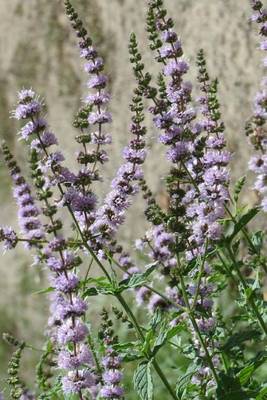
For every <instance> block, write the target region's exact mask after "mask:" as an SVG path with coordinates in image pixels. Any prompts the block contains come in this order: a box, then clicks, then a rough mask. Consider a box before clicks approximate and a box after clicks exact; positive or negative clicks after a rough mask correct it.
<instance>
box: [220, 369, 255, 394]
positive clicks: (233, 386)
mask: <svg viewBox="0 0 267 400" xmlns="http://www.w3.org/2000/svg"><path fill="white" fill-rule="evenodd" d="M216 394H217V397H216V399H217V400H226V399H227V400H249V399H251V398H255V397H254V396H255V392H252V391H245V390H243V389H242V387H241V385H240V383H239V381H238V380H237V379H236V378H234V377H232V376H229V375H225V374H221V375H220V382H219V385H218V388H217V390H216Z"/></svg>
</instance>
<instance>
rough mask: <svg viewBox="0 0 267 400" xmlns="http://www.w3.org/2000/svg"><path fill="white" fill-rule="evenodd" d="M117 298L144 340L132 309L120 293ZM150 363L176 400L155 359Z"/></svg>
mask: <svg viewBox="0 0 267 400" xmlns="http://www.w3.org/2000/svg"><path fill="white" fill-rule="evenodd" d="M116 297H117V299H118V300H119V302H120V303H121V305H122V306H123V308H124V310H125V311H126V313H127V315H128V316H129V317H130V319H131V320H132V323H133V325H134V327H135V329H136V331H137V332H138V334H139V336H140V339H141V340H142V341H144V340H145V336H144V334H143V332H142V329H141V327H140V325H139V324H138V321H137V319H136V318H135V316H134V314H133V312H132V310H131V309H130V307H129V306H128V304H127V303H126V301H125V300H124V298H123V297H122V295H121V294H117V295H116ZM147 358H148V359H150V357H149V354H148V355H147ZM152 364H153V366H154V368H155V371H156V372H157V374H158V375H159V377H160V379H161V380H162V382H163V383H164V385H165V386H166V388H167V390H168V392H169V393H170V395H171V396H172V398H173V399H175V400H177V396H176V394H175V392H174V391H173V389H172V387H171V386H170V384H169V382H168V380H167V378H166V377H165V375H164V373H163V372H162V370H161V368H160V366H159V365H158V363H157V361H156V359H154V360H153V361H152Z"/></svg>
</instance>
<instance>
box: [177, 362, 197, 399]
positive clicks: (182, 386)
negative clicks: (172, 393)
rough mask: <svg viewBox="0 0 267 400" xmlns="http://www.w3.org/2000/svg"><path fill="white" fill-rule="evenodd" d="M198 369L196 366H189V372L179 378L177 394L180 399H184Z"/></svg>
mask: <svg viewBox="0 0 267 400" xmlns="http://www.w3.org/2000/svg"><path fill="white" fill-rule="evenodd" d="M196 371H197V369H196V367H195V366H193V367H189V369H188V370H187V372H186V373H185V374H184V375H182V376H180V378H179V379H178V381H177V384H176V395H177V397H178V399H179V400H182V399H183V397H184V394H185V392H186V389H187V387H188V386H189V385H190V384H191V378H192V376H193V375H194V374H195V372H196Z"/></svg>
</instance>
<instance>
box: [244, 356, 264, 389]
mask: <svg viewBox="0 0 267 400" xmlns="http://www.w3.org/2000/svg"><path fill="white" fill-rule="evenodd" d="M266 361H267V351H263V352H260V353H259V354H258V355H257V356H256V357H254V358H253V359H252V360H249V362H247V365H246V366H245V367H244V368H242V369H241V371H239V373H238V378H239V382H240V384H241V385H242V386H243V385H245V384H246V383H247V382H248V381H249V379H250V378H251V376H252V375H253V374H254V372H255V371H256V369H257V368H259V367H260V366H261V365H262V364H264V363H265V362H266Z"/></svg>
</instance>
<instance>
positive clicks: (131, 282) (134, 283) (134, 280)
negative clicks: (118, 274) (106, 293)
mask: <svg viewBox="0 0 267 400" xmlns="http://www.w3.org/2000/svg"><path fill="white" fill-rule="evenodd" d="M157 266H158V262H154V263H152V264H149V265H148V266H147V267H146V270H145V272H143V273H142V274H133V275H132V276H131V277H130V278H128V279H124V280H123V281H121V282H120V284H119V290H120V292H122V291H124V290H126V289H133V288H136V287H139V286H142V285H144V284H145V283H146V282H147V278H148V277H149V275H150V274H152V272H153V271H154V270H155V269H156V267H157Z"/></svg>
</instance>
